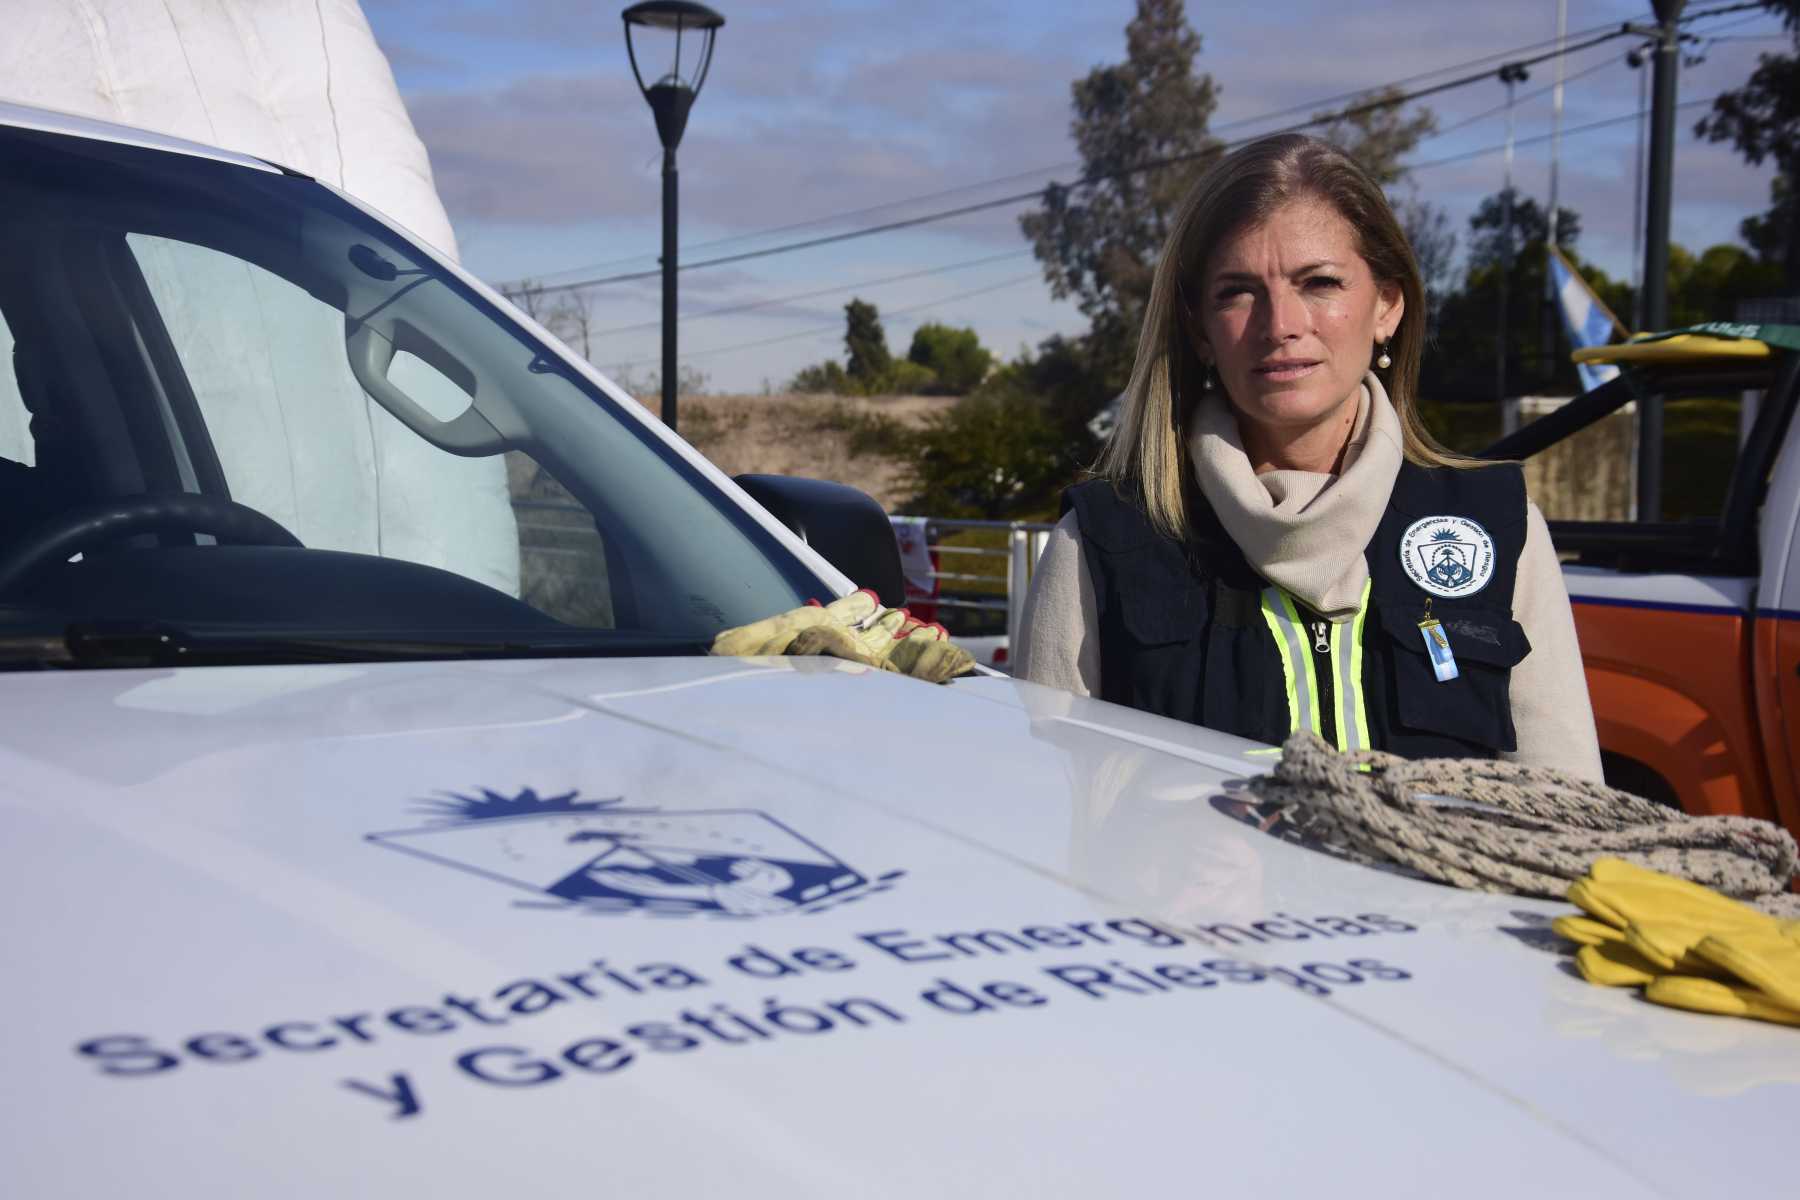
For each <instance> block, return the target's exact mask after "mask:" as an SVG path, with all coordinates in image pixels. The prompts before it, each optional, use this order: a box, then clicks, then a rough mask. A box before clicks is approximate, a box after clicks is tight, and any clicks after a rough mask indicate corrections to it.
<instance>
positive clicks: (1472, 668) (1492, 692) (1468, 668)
mask: <svg viewBox="0 0 1800 1200" xmlns="http://www.w3.org/2000/svg"><path fill="white" fill-rule="evenodd" d="M1423 612H1424V605H1423V604H1420V603H1413V604H1410V605H1409V604H1398V605H1396V604H1386V605H1380V606H1379V615H1380V620H1381V633H1382V635H1383V636H1385V637H1386V638H1387V639H1388V640H1389V641H1390V643H1391V646H1390V648H1389V649H1390V652H1389V654H1388V656H1387V657H1388V658H1389V660H1390V661H1391V662H1392V663H1393V671H1394V674H1393V686H1394V698H1395V706H1396V709H1397V710H1398V717H1399V721H1400V724H1401V725H1402V726H1404V727H1405V728H1407V729H1411V730H1415V731H1418V732H1423V733H1432V734H1439V735H1441V736H1444V737H1449V738H1454V739H1455V740H1456V741H1459V742H1464V743H1467V744H1469V745H1471V746H1473V747H1476V748H1478V749H1479V750H1481V751H1485V752H1486V753H1488V754H1494V753H1498V752H1500V751H1505V750H1516V749H1518V746H1519V743H1518V737H1517V735H1516V734H1515V732H1514V730H1513V720H1512V699H1511V696H1510V694H1509V688H1510V684H1511V680H1512V669H1513V668H1514V667H1516V666H1517V665H1518V664H1519V662H1520V661H1521V660H1522V659H1523V658H1524V657H1525V656H1526V655H1527V654H1529V653H1531V643H1530V642H1529V641H1528V640H1527V639H1526V637H1525V630H1524V629H1523V628H1522V627H1521V626H1520V625H1519V623H1518V622H1517V621H1515V620H1513V619H1512V616H1511V614H1509V613H1506V612H1502V611H1499V610H1497V609H1471V608H1462V607H1460V606H1457V607H1452V606H1450V605H1446V606H1445V607H1444V608H1443V609H1441V610H1438V611H1436V612H1435V613H1434V615H1435V616H1436V617H1437V619H1438V620H1440V621H1442V622H1443V626H1444V633H1445V635H1446V636H1447V637H1448V638H1449V640H1450V652H1451V653H1452V654H1453V655H1455V657H1456V667H1457V677H1456V678H1455V679H1450V680H1446V681H1444V682H1441V683H1440V682H1439V681H1438V678H1437V675H1436V673H1435V672H1434V671H1433V670H1432V667H1431V657H1430V655H1429V654H1428V653H1427V652H1426V649H1425V638H1424V636H1423V635H1422V634H1421V633H1420V631H1419V619H1420V617H1421V616H1422V615H1423Z"/></svg>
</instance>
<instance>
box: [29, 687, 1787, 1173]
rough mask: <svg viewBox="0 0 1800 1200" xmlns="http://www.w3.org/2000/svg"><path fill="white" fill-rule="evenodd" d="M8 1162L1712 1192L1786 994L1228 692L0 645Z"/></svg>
mask: <svg viewBox="0 0 1800 1200" xmlns="http://www.w3.org/2000/svg"><path fill="white" fill-rule="evenodd" d="M0 711H3V712H4V714H5V721H4V726H3V730H4V732H3V733H0V756H3V757H0V762H3V767H0V864H3V865H4V877H5V880H6V892H5V895H6V897H7V899H8V909H9V912H10V914H11V915H10V919H9V920H8V921H7V922H6V923H5V925H4V927H3V929H0V953H3V954H4V961H5V962H6V963H7V965H8V970H7V972H6V981H5V984H4V987H5V989H6V994H7V1001H6V1006H5V1013H6V1019H5V1022H4V1026H3V1029H4V1032H3V1033H0V1055H3V1056H4V1058H3V1061H4V1063H5V1065H6V1067H5V1069H6V1076H7V1078H6V1087H5V1088H4V1090H3V1091H0V1192H3V1193H4V1194H6V1195H9V1196H19V1197H26V1196H31V1197H53V1196H83V1197H91V1196H97V1195H104V1194H109V1193H119V1194H130V1195H134V1196H161V1195H170V1196H173V1195H182V1196H198V1197H225V1196H233V1197H235V1196H248V1195H255V1196H262V1197H273V1196H320V1195H338V1196H388V1195H395V1194H407V1195H410V1194H419V1195H436V1196H492V1195H541V1194H548V1193H550V1192H552V1191H554V1192H557V1193H562V1192H576V1193H580V1192H599V1193H602V1194H611V1195H621V1196H649V1195H656V1196H661V1195H669V1196H674V1195H688V1194H700V1193H699V1191H698V1189H707V1190H708V1191H709V1192H716V1193H717V1194H725V1195H730V1196H733V1197H740V1198H750V1197H774V1196H782V1197H788V1196H796V1195H809V1196H810V1195H818V1196H826V1195H830V1196H843V1195H854V1196H921V1195H944V1196H1010V1195H1018V1196H1085V1197H1092V1196H1133V1195H1143V1196H1153V1195H1174V1194H1198V1193H1200V1192H1202V1191H1204V1192H1209V1193H1216V1194H1222V1195H1249V1194H1255V1195H1312V1194H1331V1195H1338V1196H1370V1197H1374V1196H1380V1197H1398V1196H1415V1195H1416V1196H1426V1195H1429V1196H1434V1197H1436V1196H1442V1195H1446V1194H1448V1195H1457V1196H1516V1195H1519V1194H1522V1193H1529V1194H1536V1195H1582V1196H1587V1197H1595V1196H1608V1197H1611V1196H1636V1195H1668V1196H1687V1197H1691V1196H1699V1195H1717V1194H1723V1193H1724V1192H1725V1191H1726V1190H1727V1189H1728V1188H1729V1189H1734V1190H1735V1189H1738V1188H1743V1189H1744V1194H1771V1195H1772V1194H1781V1193H1784V1192H1786V1191H1787V1190H1789V1189H1790V1188H1791V1186H1792V1179H1791V1174H1790V1171H1791V1164H1790V1162H1789V1159H1790V1156H1789V1154H1788V1152H1787V1151H1786V1149H1784V1147H1786V1146H1787V1145H1788V1142H1789V1140H1790V1138H1791V1131H1792V1120H1793V1119H1792V1112H1793V1106H1794V1102H1795V1100H1796V1099H1797V1098H1800V1090H1797V1089H1796V1087H1795V1084H1796V1082H1797V1081H1800V1036H1796V1034H1795V1032H1794V1031H1792V1030H1786V1029H1778V1028H1773V1027H1763V1026H1758V1025H1755V1024H1752V1023H1749V1022H1740V1021H1730V1020H1725V1019H1716V1018H1707V1017H1701V1016H1696V1015H1690V1014H1682V1013H1675V1012H1669V1011H1664V1010H1660V1009H1656V1008H1654V1007H1652V1006H1650V1005H1647V1004H1644V1003H1642V1002H1641V1001H1638V1000H1636V999H1635V998H1634V997H1632V996H1631V995H1629V994H1626V993H1622V992H1609V991H1602V990H1600V989H1597V988H1592V987H1589V986H1588V985H1586V984H1584V983H1582V982H1580V981H1579V980H1578V979H1577V978H1575V977H1573V976H1572V974H1571V972H1570V970H1569V966H1568V963H1567V960H1566V959H1563V958H1561V957H1559V956H1558V955H1557V954H1556V953H1555V952H1554V951H1553V950H1552V949H1551V948H1550V947H1551V946H1552V944H1553V939H1551V938H1550V937H1549V935H1548V931H1547V922H1548V920H1549V918H1550V917H1551V916H1552V915H1554V914H1556V913H1558V912H1560V911H1565V909H1564V906H1560V905H1556V904H1546V903H1541V902H1535V901H1527V900H1518V899H1512V898H1506V897H1493V896H1480V895H1472V894H1466V893H1460V892H1456V891H1452V890H1449V889H1445V888H1440V887H1437V886H1435V885H1431V884H1427V883H1422V882H1418V881H1415V880H1411V879H1406V878H1401V877H1399V876H1396V875H1393V874H1389V873H1384V872H1379V871H1375V870H1371V869H1368V868H1363V867H1358V866H1354V865H1350V864H1347V863H1343V862H1340V861H1337V860H1335V859H1333V858H1330V857H1328V856H1326V855H1324V854H1322V853H1319V852H1317V851H1315V850H1312V849H1309V848H1306V847H1302V846H1297V845H1292V844H1289V843H1287V842H1284V841H1281V840H1278V839H1277V838H1275V837H1273V836H1270V835H1268V834H1267V833H1264V832H1262V831H1261V830H1260V829H1259V828H1256V827H1253V825H1252V824H1249V823H1246V822H1245V821H1243V820H1240V819H1236V818H1235V817H1234V816H1233V815H1232V812H1233V811H1234V810H1236V809H1241V806H1242V802H1241V795H1242V793H1241V792H1238V791H1236V790H1234V786H1233V781H1234V780H1238V779H1241V778H1242V777H1244V776H1245V775H1247V774H1250V773H1254V772H1256V771H1259V770H1261V769H1263V767H1264V766H1265V765H1266V764H1267V762H1268V761H1269V760H1268V759H1267V758H1261V757H1257V756H1255V755H1252V754H1246V751H1248V750H1250V745H1249V744H1248V743H1243V742H1239V741H1236V740H1235V739H1230V738H1225V737H1222V736H1219V735H1214V734H1211V733H1207V732H1203V731H1200V730H1196V729H1193V728H1191V727H1187V726H1181V725H1177V724H1175V723H1172V722H1168V721H1163V720H1160V719H1157V718H1151V717H1145V716H1142V715H1139V714H1135V713H1130V712H1127V711H1125V710H1122V709H1118V708H1116V707H1114V706H1111V705H1104V704H1099V703H1097V702H1091V701H1082V700H1077V699H1074V698H1072V697H1068V696H1064V695H1061V694H1059V693H1051V692H1048V691H1046V690H1044V689H1041V688H1035V687H1033V686H1031V685H1029V684H1023V683H1016V682H1013V681H1010V680H1000V679H980V680H965V681H961V682H958V683H956V684H954V685H952V686H950V687H945V688H931V687H927V686H925V685H923V684H919V683H917V682H914V681H912V680H907V679H902V678H899V677H896V676H892V675H883V674H881V673H867V672H863V671H861V670H860V669H859V668H855V667H852V666H849V665H847V664H842V663H837V662H834V661H831V660H775V661H760V660H715V659H703V658H700V659H696V658H686V659H679V658H678V659H655V660H585V661H569V660H563V661H555V662H488V663H421V664H385V665H372V666H317V667H291V666H290V667H270V668H200V669H189V670H183V671H97V672H82V673H67V674H26V675H20V674H14V675H9V676H5V677H3V678H0Z"/></svg>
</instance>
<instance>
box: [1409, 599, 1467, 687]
mask: <svg viewBox="0 0 1800 1200" xmlns="http://www.w3.org/2000/svg"><path fill="white" fill-rule="evenodd" d="M1419 636H1420V637H1423V638H1424V639H1425V653H1426V654H1428V655H1430V656H1431V670H1432V673H1433V674H1435V675H1436V676H1437V681H1438V682H1439V683H1448V682H1450V681H1451V680H1452V679H1455V678H1456V677H1457V675H1458V674H1460V672H1459V671H1457V669H1456V655H1454V654H1452V653H1451V652H1450V635H1449V634H1447V633H1445V632H1444V623H1443V622H1442V621H1440V620H1438V619H1437V618H1436V617H1434V616H1432V615H1431V597H1429V596H1427V597H1426V598H1425V615H1424V616H1423V617H1422V618H1420V620H1419Z"/></svg>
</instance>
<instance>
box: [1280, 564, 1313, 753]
mask: <svg viewBox="0 0 1800 1200" xmlns="http://www.w3.org/2000/svg"><path fill="white" fill-rule="evenodd" d="M1275 591H1276V594H1277V595H1279V596H1280V597H1281V608H1282V611H1283V612H1285V613H1286V614H1287V620H1288V628H1289V629H1292V630H1293V631H1294V636H1295V637H1296V638H1297V639H1298V640H1299V642H1300V646H1299V649H1300V651H1301V654H1300V657H1302V658H1304V659H1305V660H1306V683H1307V686H1306V727H1307V728H1308V729H1310V730H1312V731H1313V732H1314V733H1317V732H1318V731H1319V681H1318V677H1317V676H1316V675H1314V674H1313V667H1312V661H1313V656H1312V655H1310V654H1307V653H1306V652H1305V651H1306V638H1307V635H1306V626H1305V624H1303V623H1302V622H1301V620H1300V610H1299V609H1297V608H1295V607H1294V598H1293V597H1292V596H1289V595H1288V594H1287V593H1286V592H1284V591H1282V590H1281V589H1280V588H1277V589H1275Z"/></svg>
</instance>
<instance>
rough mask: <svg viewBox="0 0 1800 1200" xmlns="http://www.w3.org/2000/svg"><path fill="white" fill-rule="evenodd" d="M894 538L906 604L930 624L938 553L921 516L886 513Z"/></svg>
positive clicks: (934, 616)
mask: <svg viewBox="0 0 1800 1200" xmlns="http://www.w3.org/2000/svg"><path fill="white" fill-rule="evenodd" d="M888 521H889V523H890V524H891V525H892V526H893V529H894V541H895V543H896V544H898V545H899V547H900V566H901V570H902V572H903V573H904V574H905V577H906V607H907V608H908V609H909V610H911V612H912V614H913V615H914V616H915V617H917V618H918V619H919V620H920V621H922V622H924V623H925V624H927V625H929V624H931V623H932V622H933V621H936V620H937V609H938V606H937V596H938V577H937V573H938V553H937V550H936V549H935V548H934V547H933V546H932V545H931V542H930V538H929V535H928V533H927V522H926V520H925V518H924V517H889V518H888Z"/></svg>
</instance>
